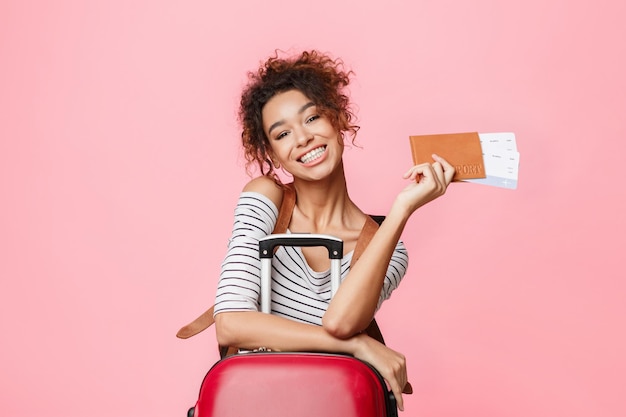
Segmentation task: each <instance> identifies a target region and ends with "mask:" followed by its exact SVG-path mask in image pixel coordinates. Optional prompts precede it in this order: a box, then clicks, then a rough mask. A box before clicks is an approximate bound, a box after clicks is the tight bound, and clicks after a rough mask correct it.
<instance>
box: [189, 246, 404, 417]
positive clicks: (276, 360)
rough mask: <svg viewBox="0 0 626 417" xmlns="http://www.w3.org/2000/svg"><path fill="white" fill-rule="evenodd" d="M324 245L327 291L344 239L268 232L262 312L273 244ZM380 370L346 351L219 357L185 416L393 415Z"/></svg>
mask: <svg viewBox="0 0 626 417" xmlns="http://www.w3.org/2000/svg"><path fill="white" fill-rule="evenodd" d="M280 245H287V246H325V247H326V248H327V249H328V254H329V258H330V259H331V288H332V289H331V293H332V295H334V294H335V292H336V290H337V288H338V287H339V279H340V266H341V257H342V256H343V242H342V241H341V240H340V239H337V238H335V237H333V236H327V235H313V234H279V235H269V236H267V237H265V238H263V239H261V240H260V242H259V256H260V258H261V311H263V312H265V313H269V312H270V308H271V306H270V298H271V297H270V292H269V291H270V287H271V282H270V279H271V278H270V275H271V259H272V257H273V254H274V249H275V248H276V246H280ZM397 415H398V410H397V405H396V400H395V398H394V396H393V394H392V393H391V392H390V391H389V390H388V389H387V385H386V383H385V381H384V380H383V378H382V377H381V376H380V374H379V373H378V372H377V371H376V370H375V369H374V368H373V367H371V366H370V365H368V364H367V363H365V362H363V361H361V360H359V359H356V358H354V357H352V356H349V355H342V354H326V353H302V352H245V353H238V354H236V355H233V356H229V357H227V358H225V359H222V360H220V361H218V362H217V363H216V364H215V365H213V367H212V368H211V369H210V370H209V372H208V373H207V374H206V376H205V378H204V380H203V382H202V385H201V387H200V393H199V396H198V401H197V403H196V405H195V407H192V408H191V409H190V410H189V412H188V417H244V416H255V417H281V416H289V417H385V416H387V417H397Z"/></svg>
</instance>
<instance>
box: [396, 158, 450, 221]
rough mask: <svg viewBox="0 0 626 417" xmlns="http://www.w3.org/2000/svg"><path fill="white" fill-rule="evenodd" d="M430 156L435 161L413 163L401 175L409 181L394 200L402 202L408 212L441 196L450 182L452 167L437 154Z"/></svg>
mask: <svg viewBox="0 0 626 417" xmlns="http://www.w3.org/2000/svg"><path fill="white" fill-rule="evenodd" d="M432 157H433V159H434V160H435V162H433V163H423V164H419V165H415V166H413V167H412V168H411V169H409V170H408V171H407V172H406V173H405V174H404V176H403V177H404V178H405V179H408V180H411V183H410V184H409V185H408V186H407V187H406V188H405V189H404V190H402V191H401V192H400V194H399V195H398V197H397V199H396V202H398V203H401V204H403V206H404V208H405V209H406V210H408V212H409V214H411V213H413V212H414V211H415V210H417V209H418V208H419V207H421V206H423V205H424V204H426V203H428V202H430V201H432V200H434V199H436V198H437V197H440V196H442V195H443V194H444V193H445V192H446V189H447V188H448V185H450V183H451V182H452V178H453V177H454V172H455V171H454V167H453V166H452V165H451V164H450V163H449V162H448V161H446V160H445V159H443V158H442V157H440V156H439V155H436V154H433V156H432Z"/></svg>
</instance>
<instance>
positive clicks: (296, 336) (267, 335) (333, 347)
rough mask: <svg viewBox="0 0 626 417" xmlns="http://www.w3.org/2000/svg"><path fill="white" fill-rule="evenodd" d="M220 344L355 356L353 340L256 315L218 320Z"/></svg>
mask: <svg viewBox="0 0 626 417" xmlns="http://www.w3.org/2000/svg"><path fill="white" fill-rule="evenodd" d="M215 326H216V327H215V331H216V336H217V340H218V343H219V344H220V345H223V346H237V347H240V348H244V349H256V348H259V347H266V348H268V349H271V350H276V351H294V352H301V351H319V352H337V353H349V354H354V352H355V349H356V346H355V341H354V340H350V339H348V340H342V339H338V338H336V337H333V336H331V335H330V334H329V333H328V332H327V331H326V330H325V329H324V328H323V327H321V326H316V325H312V324H306V323H300V322H297V321H293V320H289V319H286V318H283V317H279V316H274V315H270V314H265V313H260V312H256V311H250V312H225V313H220V314H217V315H216V316H215Z"/></svg>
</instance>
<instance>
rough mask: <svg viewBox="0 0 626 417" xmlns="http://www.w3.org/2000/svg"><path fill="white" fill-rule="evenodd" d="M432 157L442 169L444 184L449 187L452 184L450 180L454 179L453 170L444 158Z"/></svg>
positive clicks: (434, 155)
mask: <svg viewBox="0 0 626 417" xmlns="http://www.w3.org/2000/svg"><path fill="white" fill-rule="evenodd" d="M432 157H433V159H434V160H435V161H436V162H435V163H439V164H441V168H442V169H443V173H444V180H445V184H446V186H447V185H449V184H450V183H451V182H452V178H454V173H455V171H456V170H455V169H454V167H453V166H452V164H450V163H449V162H448V161H446V160H445V159H444V158H442V157H440V156H439V155H437V154H433V155H432Z"/></svg>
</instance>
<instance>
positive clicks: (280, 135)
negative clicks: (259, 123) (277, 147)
mask: <svg viewBox="0 0 626 417" xmlns="http://www.w3.org/2000/svg"><path fill="white" fill-rule="evenodd" d="M288 134H289V132H288V131H286V130H285V131H283V132H280V133H279V134H278V135H276V137H275V138H274V140H280V139H282V138H284V137H285V136H287V135H288Z"/></svg>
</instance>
